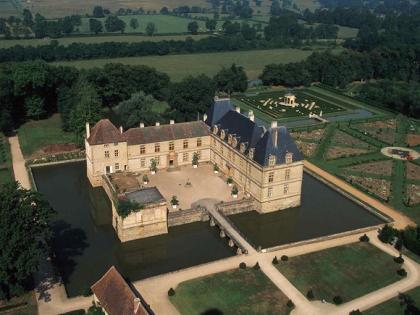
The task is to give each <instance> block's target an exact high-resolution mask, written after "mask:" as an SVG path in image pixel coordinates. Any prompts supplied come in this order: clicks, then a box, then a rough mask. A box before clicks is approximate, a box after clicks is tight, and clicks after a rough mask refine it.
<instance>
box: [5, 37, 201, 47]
mask: <svg viewBox="0 0 420 315" xmlns="http://www.w3.org/2000/svg"><path fill="white" fill-rule="evenodd" d="M187 37H192V38H193V39H195V40H199V39H201V38H205V37H208V35H193V36H192V35H173V36H165V35H163V36H162V35H161V36H142V35H120V34H118V35H103V36H102V35H98V36H71V37H63V38H57V39H56V41H58V43H59V44H61V45H65V46H67V45H70V44H73V43H84V44H97V43H105V42H117V43H124V42H128V43H138V42H145V41H152V42H158V41H163V40H185V39H186V38H187ZM49 43H50V40H44V39H35V38H34V39H10V40H5V39H3V40H0V48H9V47H13V46H15V45H21V46H40V45H47V44H49Z"/></svg>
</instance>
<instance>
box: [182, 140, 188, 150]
mask: <svg viewBox="0 0 420 315" xmlns="http://www.w3.org/2000/svg"><path fill="white" fill-rule="evenodd" d="M183 147H184V149H188V140H184V143H183Z"/></svg>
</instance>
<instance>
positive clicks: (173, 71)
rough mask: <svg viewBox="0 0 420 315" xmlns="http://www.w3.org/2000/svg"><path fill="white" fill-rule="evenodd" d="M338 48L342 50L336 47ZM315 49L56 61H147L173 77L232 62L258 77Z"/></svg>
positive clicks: (212, 69) (89, 65) (87, 63)
mask: <svg viewBox="0 0 420 315" xmlns="http://www.w3.org/2000/svg"><path fill="white" fill-rule="evenodd" d="M335 51H337V52H338V51H341V49H337V50H335ZM312 52H313V51H311V50H301V49H292V48H283V49H270V50H252V51H235V52H223V53H206V54H189V55H167V56H148V57H128V58H113V59H93V60H77V61H64V62H56V63H54V64H59V65H68V66H75V67H77V68H93V67H101V66H104V65H105V64H107V63H111V62H113V63H124V64H129V65H147V66H150V67H154V68H156V69H157V70H159V71H162V72H165V73H167V74H169V76H170V77H171V79H172V80H174V81H180V80H182V78H184V77H186V76H188V75H197V74H201V73H204V74H207V75H209V76H213V75H215V74H216V73H217V72H218V71H219V70H220V69H221V68H222V67H223V66H224V67H230V66H231V65H232V63H236V64H237V65H240V66H243V67H244V68H245V70H246V72H247V75H248V78H249V79H257V78H258V76H259V75H260V74H261V72H262V70H263V68H264V67H265V66H266V64H267V60H269V61H270V62H271V63H288V62H297V61H301V60H304V59H305V58H307V57H308V56H309V55H310V54H311V53H312Z"/></svg>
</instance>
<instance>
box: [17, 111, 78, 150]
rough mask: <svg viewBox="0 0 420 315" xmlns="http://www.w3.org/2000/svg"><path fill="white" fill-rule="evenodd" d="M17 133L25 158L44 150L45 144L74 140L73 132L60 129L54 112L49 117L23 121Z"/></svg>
mask: <svg viewBox="0 0 420 315" xmlns="http://www.w3.org/2000/svg"><path fill="white" fill-rule="evenodd" d="M18 135H19V142H20V146H21V149H22V153H23V156H24V157H25V158H29V157H36V156H38V155H39V154H42V153H43V152H41V150H43V149H44V150H45V147H47V146H51V145H57V144H68V143H72V142H73V141H74V136H73V134H71V133H66V132H63V131H62V129H61V119H60V115H59V114H54V115H53V116H51V117H50V118H49V119H45V120H39V121H30V122H27V123H25V124H24V125H22V126H21V127H20V128H19V130H18ZM71 148H72V147H69V148H63V149H71Z"/></svg>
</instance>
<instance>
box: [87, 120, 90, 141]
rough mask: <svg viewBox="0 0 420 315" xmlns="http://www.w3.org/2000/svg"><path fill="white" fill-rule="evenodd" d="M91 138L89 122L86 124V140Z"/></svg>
mask: <svg viewBox="0 0 420 315" xmlns="http://www.w3.org/2000/svg"><path fill="white" fill-rule="evenodd" d="M89 137H90V125H89V122H87V123H86V139H88V138H89Z"/></svg>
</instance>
